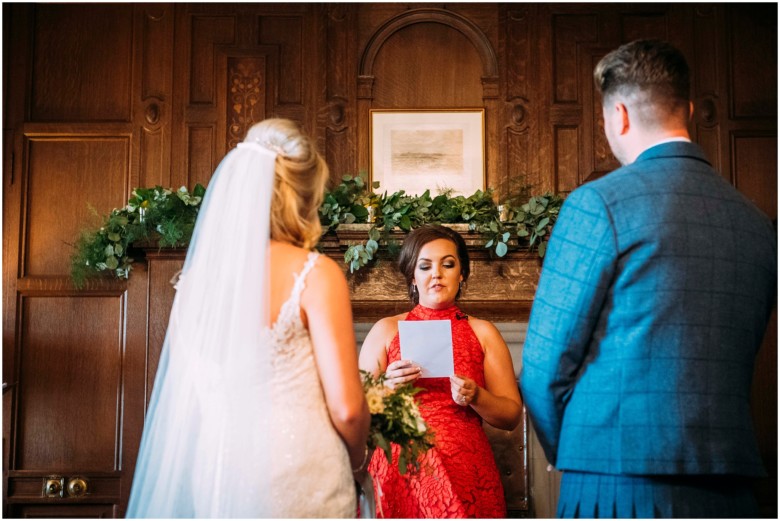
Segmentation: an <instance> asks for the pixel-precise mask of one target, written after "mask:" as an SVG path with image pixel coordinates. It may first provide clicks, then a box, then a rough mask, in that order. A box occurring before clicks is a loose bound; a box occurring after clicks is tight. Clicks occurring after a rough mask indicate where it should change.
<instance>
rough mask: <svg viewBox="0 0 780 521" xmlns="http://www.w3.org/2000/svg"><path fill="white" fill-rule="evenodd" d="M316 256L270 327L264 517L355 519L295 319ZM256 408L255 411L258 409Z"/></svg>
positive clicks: (345, 470) (342, 461)
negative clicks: (268, 487) (266, 506)
mask: <svg viewBox="0 0 780 521" xmlns="http://www.w3.org/2000/svg"><path fill="white" fill-rule="evenodd" d="M317 257H318V254H317V253H310V254H309V258H308V260H307V262H306V264H305V266H304V268H303V270H302V271H301V273H300V274H298V275H296V280H295V285H294V287H293V290H292V293H291V294H290V297H289V299H288V300H287V301H286V302H285V303H284V304H283V305H282V308H281V311H280V312H279V317H278V318H277V320H276V323H275V324H274V325H273V326H272V327H271V328H270V329H269V330H268V333H269V334H270V336H271V338H270V342H269V345H270V346H271V347H272V350H273V352H272V354H271V362H272V367H273V372H272V378H271V381H270V382H269V385H270V396H269V400H270V401H271V403H272V404H273V411H272V413H271V415H272V421H271V424H270V425H269V427H270V428H271V429H272V431H271V432H272V433H271V436H270V438H269V446H268V451H269V453H270V454H271V461H270V468H269V469H258V472H270V474H271V484H272V490H270V491H269V492H270V503H269V507H270V508H269V511H268V512H265V514H267V515H268V516H269V517H342V518H343V517H347V518H349V517H355V513H356V502H355V501H356V500H355V487H354V485H353V481H352V471H351V469H350V465H349V456H348V454H347V449H346V447H345V445H344V442H343V441H342V440H341V438H340V437H339V435H338V433H337V432H336V430H335V429H334V427H333V424H332V423H331V421H330V417H329V415H328V409H327V407H326V405H325V395H324V394H323V391H322V386H321V385H320V379H319V374H318V372H317V367H316V364H315V360H314V352H313V350H312V344H311V339H310V337H309V332H308V331H307V330H306V328H304V326H303V323H302V321H301V315H300V297H301V292H302V291H303V289H304V287H305V284H306V276H307V274H308V273H309V271H310V270H311V269H312V267H314V263H315V262H316V261H317ZM262 409H263V407H262V405H261V406H260V407H259V409H258V410H259V411H262Z"/></svg>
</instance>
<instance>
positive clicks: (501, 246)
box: [496, 242, 508, 257]
mask: <svg viewBox="0 0 780 521" xmlns="http://www.w3.org/2000/svg"><path fill="white" fill-rule="evenodd" d="M507 251H508V248H507V245H506V243H505V242H499V243H498V244H496V255H498V256H499V257H503V256H504V255H506V253H507Z"/></svg>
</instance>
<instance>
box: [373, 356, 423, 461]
mask: <svg viewBox="0 0 780 521" xmlns="http://www.w3.org/2000/svg"><path fill="white" fill-rule="evenodd" d="M360 372H361V375H362V377H363V390H364V391H365V393H366V401H367V402H368V410H369V412H370V413H371V427H370V429H369V433H368V447H369V448H370V449H376V448H380V449H382V450H383V451H384V453H385V456H386V457H387V461H388V462H390V463H392V462H393V454H392V451H391V449H390V444H391V443H395V444H396V445H398V446H399V447H400V448H401V453H400V456H399V458H398V471H399V472H400V473H401V474H405V473H406V472H407V470H412V471H417V470H419V469H420V462H419V461H418V458H419V457H420V455H422V454H424V453H425V452H426V451H427V450H428V449H430V448H431V447H433V441H434V440H433V433H431V432H430V431H429V430H428V426H427V425H426V424H425V421H424V420H423V419H422V415H421V414H420V409H419V408H418V405H417V401H416V400H415V399H414V395H415V394H417V393H418V392H420V391H421V390H422V389H420V388H418V387H413V386H412V385H410V384H406V385H401V386H398V387H396V388H395V389H390V388H389V387H387V386H385V383H384V382H385V375H384V374H381V375H379V376H378V377H376V378H375V377H374V376H373V375H372V374H371V373H369V372H367V371H360Z"/></svg>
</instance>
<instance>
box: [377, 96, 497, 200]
mask: <svg viewBox="0 0 780 521" xmlns="http://www.w3.org/2000/svg"><path fill="white" fill-rule="evenodd" d="M369 113H370V123H371V124H370V142H371V171H370V178H371V181H372V182H376V181H379V188H378V190H379V192H380V193H384V192H387V193H389V194H390V193H395V192H397V191H400V190H403V191H404V192H406V193H407V194H409V195H422V193H423V192H425V190H430V191H431V195H432V196H434V197H435V196H436V195H437V194H438V193H440V192H442V191H445V190H450V191H451V193H452V194H453V195H464V196H470V195H472V194H473V193H474V192H476V191H477V190H484V189H485V109H484V108H474V109H414V110H406V109H371V110H370V112H369Z"/></svg>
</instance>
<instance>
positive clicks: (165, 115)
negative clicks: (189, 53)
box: [133, 4, 174, 188]
mask: <svg viewBox="0 0 780 521" xmlns="http://www.w3.org/2000/svg"><path fill="white" fill-rule="evenodd" d="M134 8H135V15H134V16H135V27H136V33H137V34H138V35H139V37H138V38H139V41H138V42H137V43H136V46H137V49H138V50H137V59H136V60H135V65H134V71H135V78H136V80H135V82H134V84H138V86H137V87H136V88H135V89H134V101H135V107H134V111H133V116H134V124H135V127H136V128H137V129H138V130H137V132H138V143H137V147H138V156H139V159H138V163H139V180H138V183H137V186H141V187H150V186H156V185H160V186H163V187H170V186H171V166H170V162H171V122H172V118H173V110H172V103H171V101H172V97H173V24H174V7H173V5H171V4H138V5H135V6H134ZM133 188H135V186H134V187H133Z"/></svg>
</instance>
